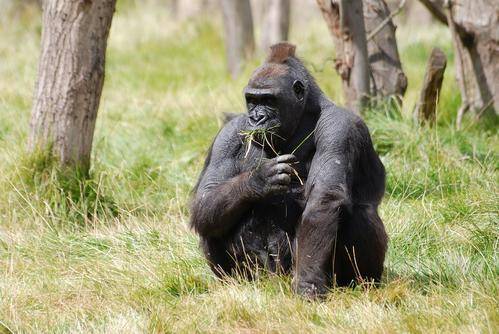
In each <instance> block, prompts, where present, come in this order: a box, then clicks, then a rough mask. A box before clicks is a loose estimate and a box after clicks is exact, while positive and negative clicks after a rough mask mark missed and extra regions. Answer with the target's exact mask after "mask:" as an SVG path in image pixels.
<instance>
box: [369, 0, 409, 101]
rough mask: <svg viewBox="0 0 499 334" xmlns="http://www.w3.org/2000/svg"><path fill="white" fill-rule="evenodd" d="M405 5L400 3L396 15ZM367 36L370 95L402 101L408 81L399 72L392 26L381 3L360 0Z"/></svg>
mask: <svg viewBox="0 0 499 334" xmlns="http://www.w3.org/2000/svg"><path fill="white" fill-rule="evenodd" d="M404 2H405V1H402V2H401V5H400V7H399V9H398V10H399V11H400V10H401V9H402V7H403V4H404ZM363 4H364V22H365V25H366V30H367V32H368V34H367V52H368V54H369V65H370V67H371V75H372V76H371V94H372V95H377V96H380V97H385V96H391V95H396V96H398V97H402V96H403V95H404V93H405V91H406V89H407V77H406V75H405V74H404V71H403V70H402V64H401V63H400V56H399V52H398V48H397V40H396V38H395V28H396V27H395V25H394V24H393V21H392V19H391V13H390V9H389V8H388V6H387V5H386V3H385V1H384V0H363Z"/></svg>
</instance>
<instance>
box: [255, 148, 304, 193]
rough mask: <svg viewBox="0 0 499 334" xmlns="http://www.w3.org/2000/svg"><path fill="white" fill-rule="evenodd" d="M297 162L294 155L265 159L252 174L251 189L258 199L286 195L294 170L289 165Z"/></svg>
mask: <svg viewBox="0 0 499 334" xmlns="http://www.w3.org/2000/svg"><path fill="white" fill-rule="evenodd" d="M295 161H296V157H295V156H294V155H292V154H286V155H280V156H278V157H275V158H273V159H265V160H263V161H262V162H261V163H260V165H259V166H258V167H257V168H256V169H255V170H254V171H253V172H252V173H251V176H250V180H249V181H250V182H249V183H250V187H251V189H252V191H253V192H254V193H255V194H256V196H257V197H260V198H265V197H267V196H272V195H279V194H285V193H286V192H287V191H288V189H289V184H290V182H291V175H292V174H293V172H294V170H293V168H292V167H291V166H290V165H289V164H290V163H293V162H295Z"/></svg>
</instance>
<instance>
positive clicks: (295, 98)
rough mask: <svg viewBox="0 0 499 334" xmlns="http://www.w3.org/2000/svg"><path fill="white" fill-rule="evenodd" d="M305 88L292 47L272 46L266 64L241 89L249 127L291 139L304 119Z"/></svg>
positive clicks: (304, 76) (306, 82)
mask: <svg viewBox="0 0 499 334" xmlns="http://www.w3.org/2000/svg"><path fill="white" fill-rule="evenodd" d="M308 86H309V78H308V75H307V72H306V70H305V68H304V67H303V65H302V64H301V62H300V61H299V60H298V59H297V58H295V46H294V45H292V44H288V43H279V44H275V45H273V46H271V47H270V53H269V56H268V57H267V60H266V62H265V63H264V64H263V65H262V66H260V67H258V68H257V69H256V70H255V72H254V73H253V75H252V76H251V78H250V80H249V82H248V85H247V86H246V88H245V89H244V95H245V98H246V105H247V109H248V124H249V125H250V127H251V128H252V129H272V131H273V132H275V133H277V134H279V135H280V136H282V137H284V138H286V139H288V138H290V137H291V136H292V135H293V133H294V132H295V130H296V129H297V128H298V125H299V123H300V120H301V118H302V116H303V113H304V110H305V104H306V100H307V94H308V90H309V87H308Z"/></svg>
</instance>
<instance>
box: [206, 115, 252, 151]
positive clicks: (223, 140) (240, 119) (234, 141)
mask: <svg viewBox="0 0 499 334" xmlns="http://www.w3.org/2000/svg"><path fill="white" fill-rule="evenodd" d="M224 116H225V118H224V125H223V126H222V128H221V129H220V131H219V132H218V134H217V136H216V138H215V140H214V143H213V149H214V150H216V151H218V152H220V153H222V154H231V153H235V152H237V151H238V150H239V149H240V148H241V145H242V140H241V135H240V133H241V131H242V130H243V129H244V126H245V124H246V116H245V115H244V114H225V115H224Z"/></svg>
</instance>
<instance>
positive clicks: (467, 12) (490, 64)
mask: <svg viewBox="0 0 499 334" xmlns="http://www.w3.org/2000/svg"><path fill="white" fill-rule="evenodd" d="M420 1H421V2H422V3H423V4H424V5H425V6H426V7H427V8H428V9H429V10H430V11H431V12H432V13H433V14H434V15H435V17H437V18H438V19H439V20H440V21H441V22H443V23H445V24H447V25H448V26H449V28H450V30H451V34H452V40H453V44H454V50H455V54H456V78H457V81H458V84H459V88H460V90H461V100H462V105H461V108H460V109H459V111H458V117H457V125H458V127H460V124H461V118H462V116H463V114H464V112H466V111H467V110H472V111H474V112H475V113H478V114H477V115H478V116H480V115H481V113H483V112H484V111H485V110H486V109H491V110H492V109H495V111H496V114H497V113H499V80H497V78H498V77H499V16H498V15H497V1H493V0H452V1H448V3H447V4H446V2H445V1H444V0H420ZM489 107H491V108H489Z"/></svg>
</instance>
